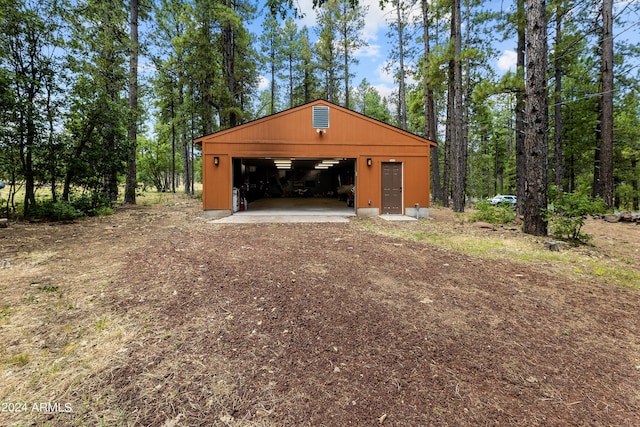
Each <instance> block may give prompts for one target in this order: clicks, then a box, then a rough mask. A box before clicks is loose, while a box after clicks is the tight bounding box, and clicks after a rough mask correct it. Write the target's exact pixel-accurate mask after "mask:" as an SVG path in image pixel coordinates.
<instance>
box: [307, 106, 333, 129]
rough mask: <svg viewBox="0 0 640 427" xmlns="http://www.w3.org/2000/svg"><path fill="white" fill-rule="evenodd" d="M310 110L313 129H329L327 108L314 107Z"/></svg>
mask: <svg viewBox="0 0 640 427" xmlns="http://www.w3.org/2000/svg"><path fill="white" fill-rule="evenodd" d="M311 108H312V116H313V117H312V123H313V128H314V129H328V128H329V107H328V106H326V105H314V106H313V107H311Z"/></svg>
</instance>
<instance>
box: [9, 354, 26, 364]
mask: <svg viewBox="0 0 640 427" xmlns="http://www.w3.org/2000/svg"><path fill="white" fill-rule="evenodd" d="M5 363H6V364H7V365H15V366H24V365H26V364H27V363H29V354H28V353H20V354H14V355H13V356H11V357H9V358H8V359H7V360H6V361H5Z"/></svg>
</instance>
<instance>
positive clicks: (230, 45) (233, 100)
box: [222, 6, 238, 127]
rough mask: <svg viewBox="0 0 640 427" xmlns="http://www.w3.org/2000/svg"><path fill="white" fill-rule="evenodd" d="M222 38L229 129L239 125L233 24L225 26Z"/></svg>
mask: <svg viewBox="0 0 640 427" xmlns="http://www.w3.org/2000/svg"><path fill="white" fill-rule="evenodd" d="M229 7H232V6H229ZM222 38H223V40H224V75H225V77H226V83H227V90H228V91H229V105H228V107H229V114H228V115H227V117H225V118H224V122H225V123H224V124H226V125H228V126H229V127H235V126H236V125H237V124H238V117H237V113H236V107H237V94H236V76H235V70H236V67H235V55H236V40H235V31H234V29H233V27H232V26H231V24H226V25H224V27H223V29H222Z"/></svg>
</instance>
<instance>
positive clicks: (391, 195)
mask: <svg viewBox="0 0 640 427" xmlns="http://www.w3.org/2000/svg"><path fill="white" fill-rule="evenodd" d="M382 213H383V214H402V163H393V162H390V163H382Z"/></svg>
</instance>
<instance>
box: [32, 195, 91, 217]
mask: <svg viewBox="0 0 640 427" xmlns="http://www.w3.org/2000/svg"><path fill="white" fill-rule="evenodd" d="M83 216H85V215H84V213H83V212H82V211H80V210H78V209H76V208H75V207H73V206H72V205H71V203H69V202H63V201H57V202H54V201H53V200H39V201H38V202H37V203H36V205H35V206H34V207H33V210H32V211H31V217H33V218H41V219H50V220H53V221H71V220H74V219H77V218H81V217H83Z"/></svg>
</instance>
